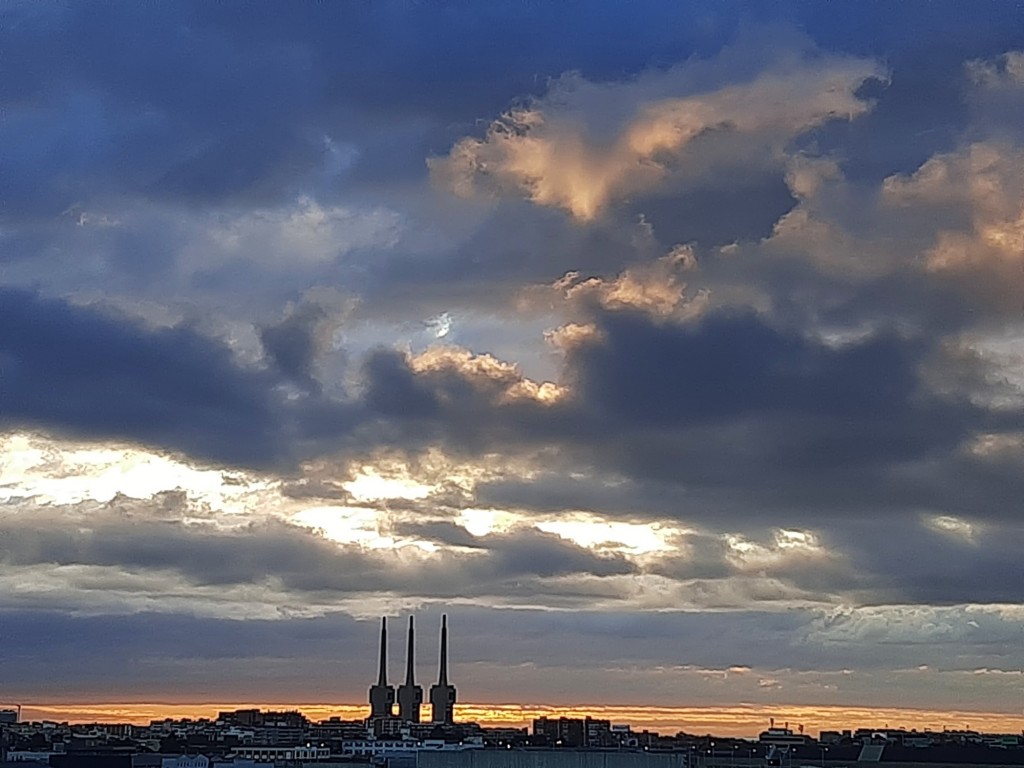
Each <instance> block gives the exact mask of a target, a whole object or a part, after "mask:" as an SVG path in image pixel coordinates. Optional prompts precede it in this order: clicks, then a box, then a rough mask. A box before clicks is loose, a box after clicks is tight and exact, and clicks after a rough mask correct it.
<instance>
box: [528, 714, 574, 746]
mask: <svg viewBox="0 0 1024 768" xmlns="http://www.w3.org/2000/svg"><path fill="white" fill-rule="evenodd" d="M533 735H534V737H535V738H536V739H537V740H538V741H541V742H542V743H545V744H548V745H550V746H553V747H582V746H584V745H585V744H586V730H585V728H584V724H583V721H582V720H580V719H579V718H576V717H560V718H558V719H557V720H555V719H553V718H547V717H538V718H537V719H536V720H534V721H533Z"/></svg>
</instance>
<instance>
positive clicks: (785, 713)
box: [22, 702, 1024, 737]
mask: <svg viewBox="0 0 1024 768" xmlns="http://www.w3.org/2000/svg"><path fill="white" fill-rule="evenodd" d="M257 707H258V708H260V709H265V710H267V709H272V710H294V709H298V710H299V711H301V712H302V713H303V714H305V715H306V717H308V718H309V719H310V720H313V721H317V720H323V719H326V718H328V717H333V716H337V717H340V718H342V719H344V720H359V719H362V718H364V717H366V715H367V709H368V708H367V706H366V705H365V704H340V705H338V704H303V703H297V702H288V703H280V702H278V703H267V702H246V703H237V702H236V703H226V704H216V703H200V704H164V703H125V704H111V703H101V704H91V703H66V704H48V705H42V704H40V705H35V704H26V705H24V708H23V712H22V719H23V720H26V721H28V720H54V721H58V722H64V721H67V722H78V723H85V722H93V723H134V724H140V725H145V724H148V723H149V721H150V720H162V719H164V718H173V719H180V718H186V717H191V718H200V717H207V718H213V717H216V715H217V713H218V712H221V711H230V710H235V709H250V708H257ZM455 712H456V719H458V720H468V721H474V722H478V723H480V724H481V725H483V726H485V727H488V726H489V727H499V726H501V727H524V726H526V727H529V725H530V723H531V721H532V720H533V719H534V718H535V717H542V716H545V715H547V716H549V717H551V716H555V717H558V716H563V717H583V716H585V715H590V716H592V717H597V718H603V719H608V720H611V721H612V722H614V723H628V724H629V725H631V726H633V728H634V729H635V730H642V729H648V730H653V731H658V732H660V733H662V734H666V735H672V734H675V733H676V732H678V731H686V732H688V733H692V734H698V735H702V734H707V733H712V734H715V735H721V736H747V737H756V735H757V734H758V733H759V732H760V731H762V730H764V728H766V727H767V725H768V720H769V718H775V721H776V722H777V723H781V722H788V723H789V725H790V727H791V728H793V729H794V730H795V729H796V728H797V727H798V726H803V727H804V730H805V731H806V732H807V733H808V734H811V735H814V734H816V733H817V732H818V731H820V730H830V729H831V730H835V729H839V728H868V727H886V726H887V727H891V728H908V729H909V728H917V729H918V730H924V729H930V730H943V729H961V728H970V729H972V730H978V731H989V732H1004V733H1017V732H1019V731H1020V730H1021V728H1022V726H1024V714H1022V713H1006V712H971V711H962V710H927V709H902V708H893V707H881V708H874V707H863V706H851V707H841V706H806V705H779V706H776V707H771V706H767V705H763V704H739V705H735V706H706V707H639V706H608V705H593V706H587V705H578V706H552V705H535V704H458V705H456V707H455Z"/></svg>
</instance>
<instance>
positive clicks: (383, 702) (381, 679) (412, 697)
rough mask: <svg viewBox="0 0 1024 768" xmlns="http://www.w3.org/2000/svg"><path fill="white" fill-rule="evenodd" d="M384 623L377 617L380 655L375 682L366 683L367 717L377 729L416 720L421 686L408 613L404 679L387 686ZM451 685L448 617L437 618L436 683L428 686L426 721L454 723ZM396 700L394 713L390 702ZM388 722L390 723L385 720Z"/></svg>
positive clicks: (414, 642)
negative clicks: (438, 629) (428, 719)
mask: <svg viewBox="0 0 1024 768" xmlns="http://www.w3.org/2000/svg"><path fill="white" fill-rule="evenodd" d="M387 627H388V625H387V619H386V618H382V619H381V625H380V655H379V668H378V671H377V683H376V685H372V686H370V691H369V700H370V719H371V720H376V721H377V722H378V725H379V726H380V728H379V729H378V730H382V731H388V730H390V729H393V728H394V727H395V726H396V724H398V723H419V722H420V721H421V713H420V710H421V707H422V704H423V687H422V686H420V685H416V672H415V667H416V636H415V628H414V625H413V618H412V616H410V617H409V632H408V643H407V646H406V652H405V682H404V683H403V684H402V685H400V686H398V691H397V696H396V691H395V688H394V687H393V686H391V685H388V674H387V665H388V650H387V643H388V628H387ZM456 698H457V694H456V690H455V686H454V685H452V684H451V683H450V682H449V681H448V617H447V615H445V616H442V617H441V650H440V658H439V664H438V676H437V683H435V684H434V685H432V686H430V722H431V723H434V724H437V725H451V724H453V723H454V722H455V702H456ZM396 699H397V702H398V715H397V717H396V716H395V713H394V705H395V702H396ZM383 721H390V722H391V725H388V723H387V722H383Z"/></svg>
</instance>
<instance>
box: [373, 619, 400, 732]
mask: <svg viewBox="0 0 1024 768" xmlns="http://www.w3.org/2000/svg"><path fill="white" fill-rule="evenodd" d="M394 704H395V689H394V688H392V687H391V686H390V685H388V620H387V619H386V618H382V619H381V620H380V671H379V672H378V673H377V684H376V685H371V686H370V717H391V708H392V707H393V706H394Z"/></svg>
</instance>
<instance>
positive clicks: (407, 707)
mask: <svg viewBox="0 0 1024 768" xmlns="http://www.w3.org/2000/svg"><path fill="white" fill-rule="evenodd" d="M414 643H415V641H414V639H413V626H412V616H410V617H409V646H408V648H406V651H405V682H404V683H403V684H402V685H400V686H398V717H399V718H400V719H401V720H403V721H405V722H407V723H418V722H419V721H420V705H421V704H423V686H420V685H416V681H415V679H414V678H415V674H414V672H413V666H414V665H415V663H416V662H415V652H414Z"/></svg>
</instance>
